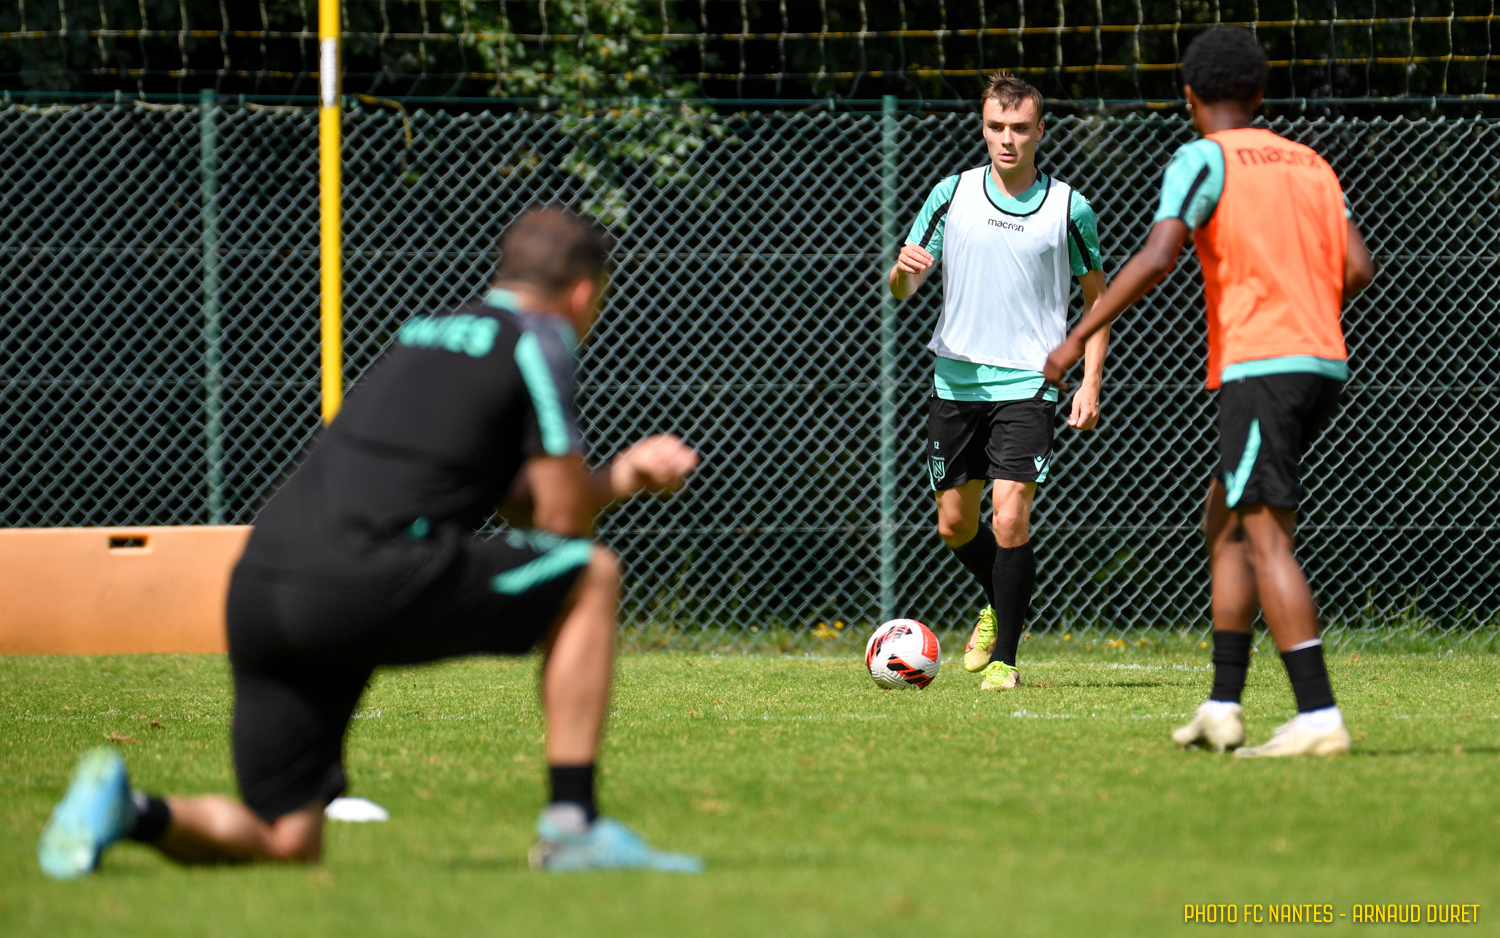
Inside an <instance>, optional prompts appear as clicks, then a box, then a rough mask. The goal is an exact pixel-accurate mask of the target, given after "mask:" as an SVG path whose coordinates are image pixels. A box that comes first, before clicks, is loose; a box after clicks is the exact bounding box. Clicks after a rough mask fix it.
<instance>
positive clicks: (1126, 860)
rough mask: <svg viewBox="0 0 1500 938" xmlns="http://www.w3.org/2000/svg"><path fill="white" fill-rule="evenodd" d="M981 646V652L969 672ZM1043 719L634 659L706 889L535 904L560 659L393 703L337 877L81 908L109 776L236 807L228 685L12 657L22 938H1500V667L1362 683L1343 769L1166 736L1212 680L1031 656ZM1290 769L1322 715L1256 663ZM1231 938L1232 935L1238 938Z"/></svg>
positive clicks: (4, 835)
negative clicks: (64, 820) (58, 818)
mask: <svg viewBox="0 0 1500 938" xmlns="http://www.w3.org/2000/svg"><path fill="white" fill-rule="evenodd" d="M950 647H951V646H950ZM1025 653H1026V654H1030V655H1032V658H1031V659H1030V660H1029V661H1028V660H1026V659H1024V658H1023V666H1024V667H1023V672H1022V673H1023V677H1024V678H1025V679H1026V681H1027V682H1028V683H1027V684H1026V685H1025V686H1023V687H1022V688H1020V689H1019V690H1018V691H1016V692H1013V693H1010V694H1005V695H986V696H984V697H981V696H980V695H979V693H978V692H977V690H976V686H977V681H976V679H975V678H974V677H973V676H971V675H968V674H965V673H964V672H963V671H962V670H961V669H960V668H958V667H956V666H955V665H954V664H949V665H947V666H945V667H944V669H943V672H942V674H941V676H940V677H939V678H938V680H937V681H936V682H935V683H934V684H933V685H932V687H931V688H929V689H928V690H927V691H925V692H921V693H916V692H910V693H906V692H900V693H881V692H879V691H877V690H875V689H874V687H873V686H872V685H871V683H870V682H869V681H868V679H867V678H866V677H865V676H864V675H863V674H862V671H861V668H860V667H859V664H858V663H857V662H856V661H853V660H849V659H838V660H817V659H805V658H754V657H748V658H738V657H736V658H713V657H707V656H687V655H629V656H626V657H624V658H623V659H622V660H621V662H620V665H619V681H618V684H617V688H616V692H615V701H614V716H613V719H612V722H611V724H610V736H609V741H608V744H607V749H606V753H605V759H604V763H603V764H604V771H603V776H602V780H601V799H602V802H603V807H604V809H605V810H606V811H607V812H609V813H611V814H614V815H616V816H619V817H621V818H622V819H624V820H626V821H627V822H628V823H631V824H633V825H635V826H637V827H638V828H639V829H641V830H642V831H643V832H645V833H646V834H647V835H648V836H650V837H651V838H653V839H654V840H655V841H656V842H657V843H658V844H660V845H662V846H665V847H669V848H672V849H680V850H690V851H694V852H697V853H701V854H703V855H704V856H705V857H706V859H707V861H708V864H709V871H708V873H706V874H705V875H703V876H700V877H674V876H668V875H652V874H640V873H611V874H594V875H588V876H564V877H553V876H545V875H536V874H532V873H530V872H528V871H527V870H526V869H525V866H524V855H525V851H526V848H527V846H528V845H529V844H530V841H531V836H532V835H531V828H532V823H533V820H534V817H535V815H536V812H537V810H538V808H539V807H540V805H541V803H542V796H543V779H544V768H545V764H544V759H543V756H542V748H541V734H542V724H541V718H540V712H539V709H538V706H537V703H536V695H535V690H534V678H535V671H536V662H535V661H534V660H512V661H496V660H478V661H468V662H460V663H452V664H445V665H441V666H437V667H432V668H418V669H406V670H395V671H388V672H384V673H382V674H381V675H380V677H379V678H378V680H377V682H376V684H375V685H374V686H373V688H372V689H371V691H370V692H369V694H368V695H367V696H366V698H365V700H364V702H363V703H362V705H361V711H360V718H359V719H357V720H356V721H355V723H354V729H353V732H352V736H351V738H350V741H349V746H348V765H349V772H350V777H351V780H352V789H351V793H352V794H358V795H363V796H365V797H369V798H373V799H374V800H376V801H378V802H380V803H382V804H384V805H385V806H386V807H388V808H389V809H390V811H391V813H392V820H391V822H390V823H387V824H366V825H352V824H339V825H333V826H332V827H331V829H330V836H329V843H328V850H327V860H326V862H325V863H324V864H323V865H322V866H320V867H313V868H306V867H296V868H279V869H273V868H256V869H235V868H219V869H185V868H180V867H176V866H174V865H172V864H170V863H168V862H165V861H163V860H162V859H160V858H159V857H157V856H156V855H155V854H153V853H151V852H150V851H148V850H146V849H143V848H139V847H137V846H135V845H124V846H122V847H119V848H117V849H115V850H113V851H112V852H111V853H109V854H108V856H107V857H106V859H105V862H104V865H103V868H102V870H101V871H100V873H99V874H98V875H96V876H94V877H93V878H91V879H89V880H86V881H83V882H76V883H55V882H51V881H48V880H45V879H43V878H42V877H41V875H40V874H39V873H38V872H37V869H36V863H35V859H34V856H35V853H34V852H35V844H36V836H37V833H38V831H39V830H40V828H41V825H42V822H43V821H44V820H45V818H46V815H47V812H48V810H50V807H51V804H52V802H53V801H54V800H55V799H56V797H57V796H58V795H59V794H60V793H61V791H62V788H63V785H64V784H65V780H66V777H67V773H68V771H69V769H70V767H71V765H72V763H73V761H74V759H75V758H76V756H77V754H78V753H79V752H80V751H81V750H83V749H84V748H86V747H89V746H93V745H97V744H100V743H103V742H105V740H106V739H107V738H113V739H115V740H116V741H117V742H116V744H117V745H118V746H119V747H120V748H121V749H122V750H123V751H124V752H125V753H126V756H127V758H128V759H129V761H130V764H131V766H132V771H133V773H134V777H135V780H136V781H137V782H138V783H139V784H141V785H142V786H143V787H146V788H148V789H170V790H173V791H185V792H195V791H232V790H233V783H232V774H231V770H230V764H229V755H228V749H227V739H226V737H227V728H228V716H229V707H230V697H229V684H228V681H227V673H226V666H225V662H224V660H223V659H221V658H218V657H198V656H142V657H134V658H16V657H10V658H0V726H3V730H0V740H3V745H0V934H4V935H7V936H20V935H47V936H56V935H103V934H109V935H153V936H155V935H189V934H191V935H247V936H248V935H254V936H266V935H318V936H341V935H349V936H361V938H364V936H376V935H445V936H446V935H474V934H482V935H511V934H514V935H561V934H600V935H646V936H661V935H755V936H764V935H773V936H777V938H783V936H797V935H870V934H881V933H889V932H896V933H908V932H913V933H914V932H920V933H923V934H932V935H977V934H1006V935H1091V936H1112V935H1163V934H1171V933H1178V932H1181V931H1182V930H1184V929H1193V928H1202V927H1208V926H1194V925H1184V924H1183V923H1182V920H1183V906H1184V904H1186V903H1233V904H1236V905H1237V906H1241V907H1242V906H1243V905H1244V904H1246V903H1260V904H1262V905H1266V906H1269V905H1271V904H1281V903H1328V904H1331V905H1332V907H1333V913H1334V924H1333V925H1332V926H1312V925H1309V926H1301V927H1299V926H1292V927H1290V928H1281V927H1277V926H1261V930H1263V931H1270V932H1275V933H1300V932H1304V931H1305V932H1308V933H1328V932H1345V931H1354V932H1359V933H1361V934H1370V935H1379V934H1387V933H1389V934H1396V933H1402V934H1405V933H1409V932H1411V931H1414V930H1423V929H1413V928H1411V927H1410V926H1367V925H1358V924H1353V923H1351V920H1350V919H1349V918H1347V917H1343V918H1340V917H1339V915H1340V913H1343V914H1345V915H1347V914H1348V913H1350V911H1351V907H1352V906H1353V905H1354V904H1356V903H1419V904H1423V905H1424V906H1425V904H1427V903H1469V904H1473V903H1478V904H1480V907H1481V908H1480V913H1479V914H1480V924H1478V925H1475V926H1467V929H1468V932H1469V933H1475V934H1479V933H1488V934H1497V933H1500V925H1497V924H1496V923H1497V922H1500V907H1497V906H1496V904H1495V903H1496V901H1497V900H1500V894H1497V893H1500V847H1497V843H1500V786H1497V784H1496V778H1497V769H1500V695H1497V691H1500V656H1495V655H1489V654H1472V653H1471V654H1465V653H1464V652H1462V651H1459V652H1454V653H1450V654H1447V655H1442V656H1439V655H1426V656H1417V655H1395V654H1388V653H1379V652H1364V653H1360V654H1359V655H1357V656H1351V655H1350V654H1349V653H1347V652H1342V653H1339V654H1338V655H1337V656H1335V657H1334V658H1333V660H1332V662H1331V668H1332V671H1333V678H1334V684H1335V688H1336V689H1337V690H1338V691H1339V692H1340V697H1341V703H1342V705H1343V706H1344V708H1345V712H1346V713H1347V715H1348V717H1349V722H1350V724H1351V727H1352V729H1353V730H1354V732H1355V734H1356V740H1357V742H1356V751H1355V753H1354V755H1352V756H1349V757H1345V758H1341V759H1337V760H1333V761H1257V762H1246V761H1236V760H1235V759H1233V758H1229V757H1223V756H1216V755H1213V754H1210V753H1196V752H1189V753H1182V752H1178V751H1177V750H1175V749H1174V748H1173V747H1172V746H1171V744H1170V743H1169V742H1168V740H1167V738H1166V734H1167V732H1168V730H1169V729H1170V728H1171V727H1172V726H1174V725H1176V723H1177V722H1178V721H1179V720H1181V719H1182V718H1183V717H1184V716H1185V715H1187V714H1188V713H1189V712H1190V711H1191V709H1192V708H1193V706H1194V705H1196V703H1197V702H1198V700H1199V699H1200V698H1201V697H1202V695H1203V693H1204V691H1205V690H1206V688H1207V685H1208V680H1209V675H1208V670H1207V657H1208V655H1207V652H1204V651H1198V650H1192V651H1186V650H1181V649H1176V650H1172V651H1162V650H1153V649H1136V648H1129V649H1115V650H1111V651H1109V652H1106V653H1101V652H1099V651H1097V650H1096V651H1094V652H1092V653H1088V654H1084V653H1081V652H1072V651H1066V650H1064V649H1063V648H1061V647H1035V648H1031V647H1028V648H1027V649H1026V651H1025ZM1256 659H1257V663H1256V664H1255V665H1254V666H1253V667H1252V669H1251V678H1250V686H1249V689H1248V692H1247V695H1246V701H1245V702H1246V706H1247V710H1248V712H1249V713H1250V721H1249V723H1250V726H1249V729H1250V737H1251V741H1252V742H1258V741H1260V740H1261V739H1263V738H1264V737H1265V736H1267V735H1268V734H1269V732H1270V730H1271V729H1272V728H1273V727H1274V726H1275V724H1277V723H1278V722H1280V721H1281V720H1282V719H1285V718H1286V717H1287V716H1289V715H1290V712H1291V709H1292V706H1291V694H1290V691H1289V690H1288V688H1287V686H1286V680H1285V677H1284V675H1283V673H1282V671H1281V669H1280V667H1279V663H1278V662H1277V661H1275V659H1274V658H1273V657H1272V656H1270V655H1268V654H1265V653H1262V654H1259V655H1257V656H1256ZM1220 927H1221V926H1220Z"/></svg>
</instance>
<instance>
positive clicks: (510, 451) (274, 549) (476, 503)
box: [240, 290, 583, 585]
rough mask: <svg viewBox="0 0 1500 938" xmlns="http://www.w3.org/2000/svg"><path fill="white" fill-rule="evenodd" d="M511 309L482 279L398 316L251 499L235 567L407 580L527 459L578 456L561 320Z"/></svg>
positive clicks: (484, 508) (477, 516)
mask: <svg viewBox="0 0 1500 938" xmlns="http://www.w3.org/2000/svg"><path fill="white" fill-rule="evenodd" d="M517 310H518V304H517V300H516V297H515V295H514V294H512V293H509V292H508V291H504V290H491V291H490V292H489V293H488V294H487V295H486V296H485V297H484V299H483V300H475V301H474V302H471V303H468V304H466V305H464V306H461V307H459V308H458V309H456V310H453V311H451V312H448V313H445V314H442V315H438V316H417V317H415V318H413V319H412V320H410V321H409V322H407V323H406V325H405V326H403V327H402V328H401V331H400V333H398V334H397V336H396V341H395V342H393V343H392V344H391V346H390V347H389V348H388V349H386V351H385V353H384V354H383V355H382V356H381V358H380V360H379V361H378V362H376V364H375V365H374V366H372V367H371V369H370V371H369V373H368V374H367V375H366V376H365V377H364V378H362V379H361V380H360V382H359V384H358V385H356V386H355V388H354V389H353V390H352V391H351V393H350V395H349V398H348V400H347V402H346V403H345V405H344V407H343V409H342V411H341V412H340V413H339V415H338V419H336V420H334V422H333V423H332V424H331V425H329V427H328V428H327V430H325V431H324V432H323V433H322V435H321V436H320V438H319V439H318V440H317V442H316V443H314V445H313V447H312V449H311V451H310V452H309V453H308V455H307V459H306V461H305V462H303V464H302V465H301V466H300V467H299V468H298V469H297V471H296V472H295V473H293V475H292V477H291V478H290V479H288V480H287V482H286V484H285V485H283V486H282V487H281V489H280V490H279V491H278V492H277V493H276V494H275V495H274V496H273V497H272V498H271V500H270V502H268V503H267V504H266V506H265V508H263V509H262V510H261V512H260V516H259V517H258V518H256V521H255V528H254V530H253V531H252V533H251V535H250V540H249V542H248V543H247V544H246V546H245V554H244V557H243V558H242V559H241V561H240V563H241V566H243V567H247V568H252V569H256V570H260V571H263V572H267V573H271V574H274V575H275V576H276V577H277V578H279V579H280V578H292V579H303V578H305V579H308V580H310V581H316V582H328V581H330V580H352V581H366V582H368V581H369V580H370V579H371V578H372V577H375V578H380V577H397V578H400V579H402V580H403V581H407V582H410V581H411V579H412V578H416V579H418V580H420V579H423V577H422V576H421V572H422V570H424V569H426V570H430V571H431V572H433V573H434V574H435V573H436V572H437V571H438V570H440V569H442V567H443V565H444V564H445V561H446V559H447V558H448V557H450V556H451V555H452V552H453V551H454V550H456V549H457V548H458V545H459V543H460V542H461V541H463V540H467V539H468V537H469V536H470V534H471V533H472V532H473V530H474V529H475V528H477V527H478V526H479V525H481V524H483V523H484V521H485V520H486V519H487V518H488V517H490V515H491V514H492V513H493V512H494V510H495V506H496V505H497V504H498V503H499V502H500V500H501V499H502V498H504V496H505V494H506V492H508V491H509V490H510V487H511V485H512V483H513V482H514V481H515V478H516V475H517V473H518V472H519V471H520V469H521V466H522V464H523V463H524V462H525V461H526V460H527V459H528V458H530V457H531V456H535V455H541V454H547V455H552V456H561V455H565V454H567V453H580V454H581V453H582V452H583V438H582V435H581V434H580V433H579V430H578V419H577V414H576V411H575V405H574V401H573V387H574V385H573V351H572V349H573V346H574V344H575V342H576V338H575V336H574V333H573V330H572V328H571V327H570V326H569V325H568V323H567V322H566V321H565V320H563V319H561V318H559V317H556V316H550V315H543V314H535V313H524V314H523V313H520V312H518V311H517ZM413 585H415V584H413Z"/></svg>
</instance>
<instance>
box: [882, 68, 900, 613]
mask: <svg viewBox="0 0 1500 938" xmlns="http://www.w3.org/2000/svg"><path fill="white" fill-rule="evenodd" d="M896 132H897V125H896V96H895V95H889V94H888V95H885V96H884V97H882V98H881V99H880V206H881V223H882V224H881V230H880V242H881V244H880V258H881V260H880V263H881V268H880V618H881V621H888V620H890V619H894V618H895V617H896V298H895V297H894V296H892V295H891V291H890V289H889V287H887V286H886V284H885V274H886V271H888V270H890V268H891V265H892V264H894V263H896V242H897V238H896V174H897V170H898V166H897V160H898V154H897V149H896Z"/></svg>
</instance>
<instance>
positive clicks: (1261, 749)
mask: <svg viewBox="0 0 1500 938" xmlns="http://www.w3.org/2000/svg"><path fill="white" fill-rule="evenodd" d="M1353 745H1354V740H1353V739H1352V738H1351V737H1350V736H1349V728H1348V727H1347V726H1345V725H1344V716H1343V714H1342V713H1340V712H1339V708H1338V707H1326V708H1324V709H1322V710H1313V711H1311V712H1309V713H1299V714H1297V715H1296V716H1295V717H1292V719H1290V720H1288V721H1287V722H1285V723H1283V724H1281V725H1280V726H1278V727H1276V732H1274V733H1272V734H1271V738H1270V739H1268V740H1266V741H1265V742H1264V743H1261V744H1260V745H1259V746H1252V747H1250V748H1247V749H1240V750H1238V751H1237V752H1235V755H1237V756H1240V757H1242V758H1246V759H1259V758H1262V757H1267V758H1269V757H1272V756H1337V755H1343V754H1344V753H1346V752H1348V751H1349V750H1350V749H1351V748H1352V747H1353Z"/></svg>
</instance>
